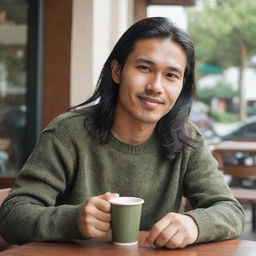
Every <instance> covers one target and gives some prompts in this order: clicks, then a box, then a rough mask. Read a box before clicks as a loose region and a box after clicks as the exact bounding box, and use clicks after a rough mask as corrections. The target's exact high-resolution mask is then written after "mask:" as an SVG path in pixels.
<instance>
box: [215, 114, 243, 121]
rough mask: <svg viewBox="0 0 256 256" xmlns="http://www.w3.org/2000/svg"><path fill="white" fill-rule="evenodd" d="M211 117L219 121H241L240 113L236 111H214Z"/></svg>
mask: <svg viewBox="0 0 256 256" xmlns="http://www.w3.org/2000/svg"><path fill="white" fill-rule="evenodd" d="M211 117H212V119H213V120H214V121H216V122H218V123H233V122H237V121H239V115H238V114H234V113H220V112H212V113H211Z"/></svg>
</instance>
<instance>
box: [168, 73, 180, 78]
mask: <svg viewBox="0 0 256 256" xmlns="http://www.w3.org/2000/svg"><path fill="white" fill-rule="evenodd" d="M166 76H167V77H168V78H178V76H177V75H176V74H173V73H168V74H167V75H166Z"/></svg>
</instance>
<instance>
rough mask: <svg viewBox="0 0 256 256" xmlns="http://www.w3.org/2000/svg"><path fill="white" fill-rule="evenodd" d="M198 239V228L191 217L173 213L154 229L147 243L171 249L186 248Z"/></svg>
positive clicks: (159, 222)
mask: <svg viewBox="0 0 256 256" xmlns="http://www.w3.org/2000/svg"><path fill="white" fill-rule="evenodd" d="M197 237H198V227H197V225H196V223H195V221H194V220H193V219H192V218H191V217H190V216H187V215H183V214H178V213H173V212H171V213H168V214H167V215H166V216H165V217H163V218H162V219H161V220H160V221H158V222H157V223H156V224H155V225H154V226H153V227H152V229H151V231H150V233H149V235H148V237H147V239H146V243H147V244H149V245H154V246H156V247H163V246H164V247H167V248H170V249H174V248H184V247H185V246H187V245H190V244H193V243H194V242H195V241H196V239H197Z"/></svg>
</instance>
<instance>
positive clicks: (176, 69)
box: [136, 58, 183, 75]
mask: <svg viewBox="0 0 256 256" xmlns="http://www.w3.org/2000/svg"><path fill="white" fill-rule="evenodd" d="M136 62H144V63H147V64H149V65H153V66H155V65H156V64H155V63H154V62H153V61H151V60H148V59H145V58H137V59H136ZM167 69H169V70H170V71H174V72H177V73H179V74H180V75H182V74H183V72H182V69H181V68H179V67H168V68H167Z"/></svg>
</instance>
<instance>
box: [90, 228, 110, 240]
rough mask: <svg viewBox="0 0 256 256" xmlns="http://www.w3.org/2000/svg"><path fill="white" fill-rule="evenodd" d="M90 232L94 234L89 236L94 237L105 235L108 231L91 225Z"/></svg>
mask: <svg viewBox="0 0 256 256" xmlns="http://www.w3.org/2000/svg"><path fill="white" fill-rule="evenodd" d="M88 233H89V234H93V236H89V237H94V238H101V237H105V236H107V234H108V233H107V232H104V231H101V230H99V229H96V228H95V227H91V228H90V230H89V232H88Z"/></svg>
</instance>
